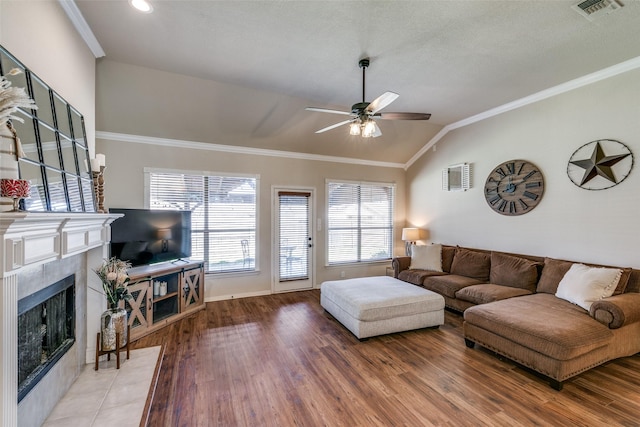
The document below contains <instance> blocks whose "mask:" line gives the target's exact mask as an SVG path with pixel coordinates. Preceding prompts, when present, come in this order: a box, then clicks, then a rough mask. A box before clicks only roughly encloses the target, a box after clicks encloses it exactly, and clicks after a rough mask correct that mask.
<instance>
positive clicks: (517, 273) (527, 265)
mask: <svg viewBox="0 0 640 427" xmlns="http://www.w3.org/2000/svg"><path fill="white" fill-rule="evenodd" d="M489 281H490V282H491V283H493V284H494V285H502V286H511V287H514V288H521V289H526V290H528V291H531V292H534V291H535V290H536V284H537V283H538V263H537V262H534V261H530V260H528V259H525V258H519V257H516V256H511V255H506V254H503V253H500V252H491V271H490V274H489Z"/></svg>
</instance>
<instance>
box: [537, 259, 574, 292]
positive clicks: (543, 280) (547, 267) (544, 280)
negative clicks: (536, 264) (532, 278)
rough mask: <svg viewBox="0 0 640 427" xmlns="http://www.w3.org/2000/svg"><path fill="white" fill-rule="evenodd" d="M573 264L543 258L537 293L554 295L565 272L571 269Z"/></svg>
mask: <svg viewBox="0 0 640 427" xmlns="http://www.w3.org/2000/svg"><path fill="white" fill-rule="evenodd" d="M571 265H573V262H571V261H563V260H560V259H553V258H545V259H544V267H543V268H542V274H541V275H540V280H539V281H538V288H537V289H536V291H537V292H542V293H545V294H553V295H555V293H556V291H557V290H558V284H559V283H560V281H561V280H562V278H563V277H564V275H565V274H567V271H569V269H570V268H571Z"/></svg>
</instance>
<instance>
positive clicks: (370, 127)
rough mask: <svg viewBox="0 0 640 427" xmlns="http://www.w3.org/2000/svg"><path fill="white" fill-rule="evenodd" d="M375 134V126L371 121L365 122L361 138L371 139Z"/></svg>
mask: <svg viewBox="0 0 640 427" xmlns="http://www.w3.org/2000/svg"><path fill="white" fill-rule="evenodd" d="M375 132H376V124H375V122H374V121H373V120H367V121H366V122H364V125H363V126H362V137H363V138H371V137H372V136H373V134H374V133H375Z"/></svg>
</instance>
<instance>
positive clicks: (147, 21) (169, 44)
mask: <svg viewBox="0 0 640 427" xmlns="http://www.w3.org/2000/svg"><path fill="white" fill-rule="evenodd" d="M150 1H151V3H152V5H153V7H154V11H153V13H151V14H141V13H139V12H136V11H134V10H133V9H132V8H131V7H130V5H129V4H128V2H127V1H126V0H117V1H116V0H108V1H100V0H75V3H76V4H77V6H78V7H79V9H80V11H81V13H82V15H83V16H84V18H85V19H86V21H87V23H88V24H89V26H90V28H91V30H92V31H93V33H94V34H95V36H96V38H97V40H98V42H99V43H100V45H101V46H102V48H103V49H104V51H105V53H106V59H107V60H111V61H116V62H120V63H126V64H132V65H137V66H142V67H148V68H152V69H156V70H162V71H166V72H171V73H177V74H183V75H187V76H192V77H196V78H200V79H206V80H212V81H215V82H217V83H222V84H225V85H228V86H229V96H227V97H225V99H224V100H223V102H224V105H219V106H218V107H217V108H223V109H229V110H234V109H237V110H238V111H244V110H250V111H251V117H253V120H254V122H247V123H245V126H246V127H247V128H248V129H249V131H248V132H247V133H246V135H245V136H244V137H239V138H229V141H231V142H225V143H231V144H234V145H240V146H247V147H253V148H258V147H259V148H266V149H278V150H284V151H292V152H300V153H307V154H318V155H328V156H340V157H350V158H358V159H363V160H372V161H389V162H399V163H405V162H407V161H408V160H409V159H410V158H411V157H412V156H414V155H415V154H416V153H417V152H418V151H419V150H420V149H421V148H422V147H423V146H424V145H425V144H427V143H428V142H429V140H431V139H432V138H433V137H434V135H436V134H437V133H438V132H439V131H440V130H441V129H442V128H443V127H444V126H445V125H449V124H452V123H455V122H458V121H460V120H463V119H465V118H468V117H471V116H474V115H476V114H480V113H482V112H484V111H487V110H490V109H492V108H495V107H499V106H501V105H503V104H506V103H509V102H513V101H516V100H518V99H520V98H523V97H526V96H528V95H531V94H534V93H536V92H539V91H542V90H545V89H548V88H551V87H554V86H556V85H559V84H562V83H565V82H567V81H570V80H573V79H576V78H579V77H582V76H585V75H587V74H590V73H594V72H597V71H599V70H602V69H604V68H607V67H609V66H612V65H615V64H618V63H621V62H623V61H626V60H629V59H633V58H636V57H639V56H640V43H638V35H639V34H640V33H639V30H638V28H640V2H639V1H632V0H628V1H625V4H624V7H622V8H620V9H618V10H616V11H614V12H613V13H611V14H603V15H602V16H601V17H600V18H598V19H596V20H594V21H589V20H587V19H586V18H585V17H583V16H581V15H579V14H578V13H577V12H576V11H575V10H574V9H572V7H571V6H572V5H573V4H574V3H575V2H573V1H498V0H496V1H477V0H474V1H237V0H233V1H213V0H211V1H187V0H179V1H178V0H155V1H154V0H150ZM362 57H370V58H371V66H370V67H369V68H368V70H367V91H366V98H367V99H366V100H367V101H372V100H373V99H374V98H375V97H377V96H378V95H380V94H382V93H383V92H385V91H393V92H396V93H398V94H399V95H400V97H399V98H398V100H396V101H395V102H394V103H393V104H391V105H390V106H389V107H387V108H386V109H385V110H384V111H393V112H395V111H401V112H427V113H431V114H432V117H431V119H430V120H429V121H426V122H413V121H386V120H385V121H379V125H380V128H381V130H382V132H383V135H382V136H381V137H379V138H375V139H370V140H362V139H361V138H359V137H351V136H349V135H348V128H347V127H341V128H338V129H334V130H331V131H328V132H326V133H323V134H315V133H314V132H315V131H316V130H318V129H320V128H323V127H326V126H329V125H331V124H332V123H337V122H339V121H342V120H343V119H344V117H343V116H339V115H331V114H321V113H314V112H308V111H304V107H305V106H314V107H321V108H333V109H341V110H347V111H348V110H350V107H351V105H352V104H354V103H356V102H360V101H361V98H362V87H361V84H362V81H361V79H362V74H361V70H360V69H359V68H358V60H359V59H360V58H362ZM233 88H238V90H236V91H234V90H233ZM247 89H248V90H251V91H255V92H256V93H259V94H261V96H267V97H269V96H272V97H273V99H274V102H276V103H277V102H279V101H280V100H282V99H283V97H285V99H288V100H290V102H288V104H289V109H288V110H286V109H285V111H284V112H282V111H281V112H280V114H277V115H275V116H274V115H273V111H272V107H269V104H268V103H260V105H262V106H261V107H260V106H257V105H250V101H251V100H250V99H247V96H246V95H247ZM234 93H237V96H234ZM212 102H221V101H219V100H212ZM98 108H100V106H99V105H98ZM214 110H215V109H214ZM266 118H269V119H270V120H271V121H274V120H275V121H278V120H279V121H280V123H271V125H270V127H269V128H265V129H264V130H263V133H265V134H268V133H269V132H271V129H273V132H275V130H276V129H282V128H283V127H286V126H291V129H292V130H291V131H290V132H282V133H281V134H278V135H275V134H274V135H267V136H271V138H269V137H260V138H256V137H255V136H252V133H251V132H250V130H251V129H254V130H255V126H258V125H259V124H260V123H263V122H265V120H266ZM238 120H241V119H240V118H239V119H238ZM242 120H246V117H245V118H243V119H242ZM240 125H242V124H240ZM97 130H98V131H111V129H101V128H100V123H98V129H97ZM294 130H295V131H294ZM262 136H264V135H262Z"/></svg>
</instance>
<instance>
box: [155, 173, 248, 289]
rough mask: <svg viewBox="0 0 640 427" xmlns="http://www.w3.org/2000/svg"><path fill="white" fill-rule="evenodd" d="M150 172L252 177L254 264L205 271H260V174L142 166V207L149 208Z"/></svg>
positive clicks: (238, 274)
mask: <svg viewBox="0 0 640 427" xmlns="http://www.w3.org/2000/svg"><path fill="white" fill-rule="evenodd" d="M152 173H168V174H185V175H201V176H229V177H238V178H254V179H255V180H256V247H255V258H256V259H255V264H254V269H253V270H251V271H237V272H235V271H225V272H221V273H212V272H205V273H206V274H207V275H211V276H215V277H223V276H229V277H230V276H243V275H253V274H257V273H260V244H259V243H258V242H259V240H260V174H250V173H237V172H215V171H199V170H191V169H165V168H151V167H144V168H143V174H144V207H145V209H149V208H150V206H151V174H152Z"/></svg>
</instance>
